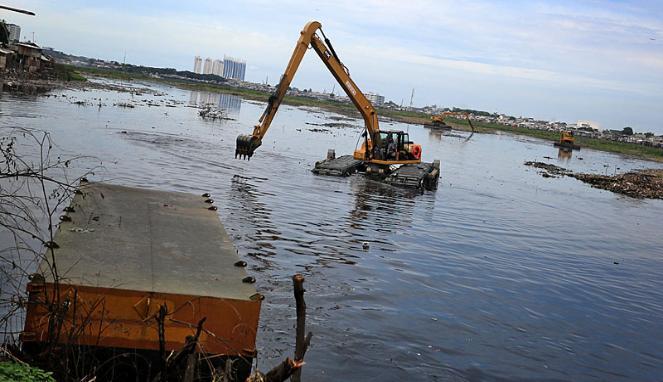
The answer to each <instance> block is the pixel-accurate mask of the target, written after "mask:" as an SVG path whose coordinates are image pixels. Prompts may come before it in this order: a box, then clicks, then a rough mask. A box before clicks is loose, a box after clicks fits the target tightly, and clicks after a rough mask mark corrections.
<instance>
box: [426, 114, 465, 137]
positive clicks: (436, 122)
mask: <svg viewBox="0 0 663 382" xmlns="http://www.w3.org/2000/svg"><path fill="white" fill-rule="evenodd" d="M457 115H458V116H463V117H465V119H467V123H469V124H470V128H471V129H472V132H473V133H474V125H473V124H472V120H471V119H470V115H469V113H467V112H464V111H444V112H442V113H440V114H438V115H434V116H432V117H430V122H429V123H424V127H430V128H431V129H440V130H451V126H449V125H447V124H446V123H444V119H445V118H447V117H449V116H457Z"/></svg>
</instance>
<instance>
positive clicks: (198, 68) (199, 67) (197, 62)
mask: <svg viewBox="0 0 663 382" xmlns="http://www.w3.org/2000/svg"><path fill="white" fill-rule="evenodd" d="M193 72H194V73H198V74H201V73H202V72H203V59H202V58H200V56H196V57H194V58H193Z"/></svg>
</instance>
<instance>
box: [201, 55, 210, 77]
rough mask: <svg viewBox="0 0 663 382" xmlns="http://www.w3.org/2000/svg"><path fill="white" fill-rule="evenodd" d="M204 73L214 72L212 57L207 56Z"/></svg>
mask: <svg viewBox="0 0 663 382" xmlns="http://www.w3.org/2000/svg"><path fill="white" fill-rule="evenodd" d="M203 74H212V59H211V58H209V57H207V58H206V59H205V65H203Z"/></svg>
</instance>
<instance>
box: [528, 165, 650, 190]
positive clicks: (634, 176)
mask: <svg viewBox="0 0 663 382" xmlns="http://www.w3.org/2000/svg"><path fill="white" fill-rule="evenodd" d="M525 165H526V166H531V167H535V168H540V169H542V170H543V171H541V172H540V174H541V176H543V177H545V178H556V177H559V176H570V177H572V178H576V179H578V180H581V181H583V182H585V183H588V184H590V185H591V186H592V187H594V188H600V189H603V190H608V191H612V192H616V193H618V194H622V195H626V196H630V197H632V198H648V199H663V169H648V170H636V171H629V172H626V173H623V174H616V175H599V174H585V173H578V174H576V173H574V172H573V171H571V170H567V169H565V168H563V167H559V166H555V165H553V164H549V163H543V162H533V161H528V162H525Z"/></svg>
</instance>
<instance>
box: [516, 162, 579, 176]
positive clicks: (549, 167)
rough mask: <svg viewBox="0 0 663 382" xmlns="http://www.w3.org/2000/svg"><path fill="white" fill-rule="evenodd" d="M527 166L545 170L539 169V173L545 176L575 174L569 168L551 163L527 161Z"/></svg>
mask: <svg viewBox="0 0 663 382" xmlns="http://www.w3.org/2000/svg"><path fill="white" fill-rule="evenodd" d="M525 166H531V167H535V168H540V169H542V170H543V171H539V174H541V176H542V177H544V178H557V177H559V176H564V175H567V176H572V174H573V172H572V171H570V170H567V169H565V168H564V167H559V166H555V165H554V164H550V163H543V162H533V161H527V162H525Z"/></svg>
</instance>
